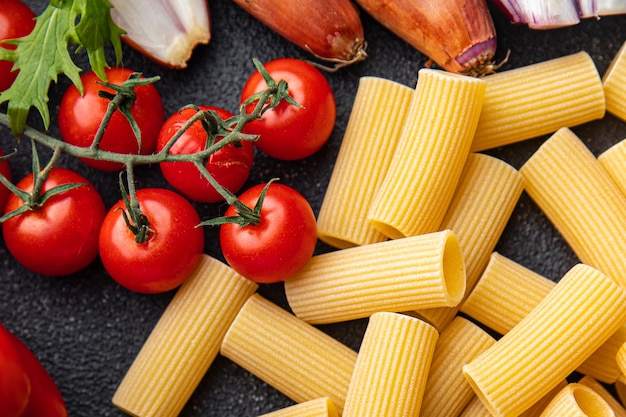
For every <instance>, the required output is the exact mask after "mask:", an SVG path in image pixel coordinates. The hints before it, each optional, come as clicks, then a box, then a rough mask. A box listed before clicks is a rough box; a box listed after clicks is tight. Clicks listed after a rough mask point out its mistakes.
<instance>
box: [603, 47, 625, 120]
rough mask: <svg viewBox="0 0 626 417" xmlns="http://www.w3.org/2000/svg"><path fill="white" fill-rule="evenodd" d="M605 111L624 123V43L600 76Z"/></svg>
mask: <svg viewBox="0 0 626 417" xmlns="http://www.w3.org/2000/svg"><path fill="white" fill-rule="evenodd" d="M602 85H603V87H604V96H605V98H606V110H607V111H608V112H609V113H611V114H613V115H614V116H615V117H618V118H620V119H621V120H624V121H626V42H624V44H623V45H622V47H621V48H620V49H619V51H618V52H617V54H616V55H615V57H614V58H613V61H611V65H609V68H608V69H607V70H606V72H605V73H604V75H603V76H602Z"/></svg>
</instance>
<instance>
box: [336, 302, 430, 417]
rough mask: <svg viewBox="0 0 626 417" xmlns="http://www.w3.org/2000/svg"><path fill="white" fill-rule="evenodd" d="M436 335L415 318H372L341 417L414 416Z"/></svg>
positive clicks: (378, 315) (380, 315)
mask: <svg viewBox="0 0 626 417" xmlns="http://www.w3.org/2000/svg"><path fill="white" fill-rule="evenodd" d="M438 336H439V335H438V333H437V330H436V329H435V328H434V327H432V326H431V325H429V324H428V323H426V322H424V321H422V320H420V319H417V318H414V317H410V316H407V315H404V314H398V313H376V314H373V315H372V316H371V317H370V319H369V323H368V325H367V329H366V330H365V335H364V336H363V341H362V342H361V347H360V348H359V356H358V358H357V361H356V365H355V366H354V373H353V375H352V379H351V380H350V385H349V387H348V394H347V396H346V405H345V408H344V410H343V417H395V416H406V417H417V416H418V415H419V412H420V407H421V402H422V397H423V395H424V389H425V387H426V380H427V378H428V372H429V369H430V364H431V362H432V357H433V353H434V350H435V345H436V343H437V338H438Z"/></svg>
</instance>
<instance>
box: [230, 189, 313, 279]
mask: <svg viewBox="0 0 626 417" xmlns="http://www.w3.org/2000/svg"><path fill="white" fill-rule="evenodd" d="M264 187H265V184H260V185H256V186H254V187H252V188H250V189H248V190H246V191H245V192H243V193H242V194H241V196H239V200H240V201H241V202H242V203H244V204H245V205H247V206H248V207H251V208H252V207H254V205H255V204H256V202H257V200H258V199H259V195H260V194H261V191H262V190H263V188H264ZM235 214H236V213H235V208H234V206H230V207H229V208H228V209H227V210H226V213H225V215H226V216H234V215H235ZM316 243H317V225H316V222H315V215H314V213H313V210H312V209H311V206H310V205H309V203H308V201H307V200H306V199H305V198H304V197H303V196H302V194H300V193H299V192H297V191H296V190H294V189H293V188H291V187H289V186H286V185H282V184H276V183H272V184H271V185H270V186H269V189H268V190H267V194H266V195H265V199H264V200H263V205H262V208H261V215H260V222H259V224H258V225H256V226H253V225H249V226H244V227H241V226H239V225H238V224H234V223H226V224H223V225H221V226H220V244H221V247H222V253H223V255H224V258H225V259H226V261H227V262H228V263H229V265H230V266H231V267H232V268H233V269H234V270H235V271H237V272H238V273H240V274H241V275H242V276H244V277H246V278H248V279H250V280H252V281H255V282H259V283H275V282H280V281H284V280H286V279H288V278H290V277H291V276H293V275H294V274H295V273H296V272H298V271H299V270H300V269H301V268H302V267H303V266H304V265H305V264H306V263H307V262H308V261H309V259H311V256H312V255H313V251H314V250H315V245H316Z"/></svg>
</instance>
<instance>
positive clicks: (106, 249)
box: [100, 188, 204, 294]
mask: <svg viewBox="0 0 626 417" xmlns="http://www.w3.org/2000/svg"><path fill="white" fill-rule="evenodd" d="M136 196H137V201H138V202H139V206H140V209H141V211H142V213H143V214H144V215H145V216H146V217H147V219H148V222H149V225H150V229H151V230H152V232H150V233H149V234H148V239H147V240H146V241H145V242H143V243H137V242H135V234H134V233H133V232H132V231H131V230H130V229H129V228H128V226H127V225H126V223H125V221H124V218H123V215H122V212H123V210H122V209H124V210H125V205H124V202H123V201H122V200H120V201H119V202H118V203H116V204H115V205H114V206H113V207H111V209H110V210H109V212H108V213H107V215H106V218H105V219H104V223H103V224H102V229H101V230H100V259H101V260H102V263H103V264H104V267H105V269H106V270H107V271H108V273H109V274H110V275H111V277H112V278H113V279H114V280H115V281H117V282H118V283H119V284H120V285H122V286H123V287H125V288H127V289H129V290H131V291H136V292H140V293H146V294H154V293H161V292H165V291H169V290H172V289H174V288H176V287H178V286H179V285H180V284H182V283H183V281H184V280H185V279H186V278H187V277H188V276H189V274H191V272H193V270H194V268H195V267H196V266H197V265H198V263H199V262H200V259H201V257H202V253H203V250H204V230H203V229H202V228H201V227H196V226H197V225H198V224H199V223H200V216H199V215H198V212H197V211H196V209H195V208H194V207H193V205H192V204H191V203H190V202H189V201H188V200H187V199H185V198H184V197H183V196H181V195H180V194H178V193H176V192H174V191H170V190H167V189H165V188H143V189H140V190H138V191H137V193H136Z"/></svg>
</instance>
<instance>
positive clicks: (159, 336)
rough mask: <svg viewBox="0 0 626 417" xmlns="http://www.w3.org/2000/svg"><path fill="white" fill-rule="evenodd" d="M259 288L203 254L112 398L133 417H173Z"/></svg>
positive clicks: (182, 405) (181, 407) (114, 402)
mask: <svg viewBox="0 0 626 417" xmlns="http://www.w3.org/2000/svg"><path fill="white" fill-rule="evenodd" d="M257 287H258V286H257V284H255V283H253V282H252V281H250V280H247V279H245V278H243V277H241V276H240V275H239V274H237V273H236V272H235V271H234V270H233V269H231V268H230V267H229V266H227V265H226V264H224V263H222V262H220V261H218V260H216V259H214V258H211V257H209V256H207V255H204V257H203V258H202V261H201V262H200V265H199V266H198V267H197V268H196V270H195V272H194V273H193V274H192V275H191V276H190V277H189V278H187V280H186V281H185V282H184V283H183V285H182V286H181V287H180V288H179V289H178V291H177V292H176V294H175V296H174V297H173V298H172V300H171V301H170V304H169V305H168V306H167V308H166V309H165V311H164V312H163V315H162V316H161V318H160V319H159V321H158V322H157V324H156V326H155V327H154V329H153V330H152V333H150V336H149V337H148V339H147V340H146V342H145V344H144V345H143V347H142V348H141V351H140V352H139V354H138V355H137V357H136V358H135V360H134V361H133V363H132V365H131V366H130V369H129V370H128V372H127V373H126V375H125V376H124V379H123V380H122V382H121V383H120V385H119V386H118V388H117V390H116V392H115V395H114V396H113V404H115V405H116V406H117V407H119V408H120V409H122V410H123V411H125V412H126V413H128V414H131V415H133V416H135V417H147V416H149V417H175V416H178V414H179V413H180V411H181V410H182V409H183V407H184V405H185V403H186V402H187V400H188V399H189V397H190V396H191V394H192V393H193V391H194V390H195V388H196V387H197V385H198V383H199V382H200V380H201V379H202V377H203V376H204V374H205V373H206V371H207V369H208V368H209V366H210V365H211V363H212V362H213V360H214V359H215V357H216V356H217V354H218V353H219V349H220V345H221V343H222V338H223V337H224V334H225V333H226V331H227V329H228V327H229V326H230V324H231V322H232V321H233V320H234V319H235V316H236V314H237V312H238V311H239V308H240V307H241V306H242V305H243V304H244V302H245V301H246V300H247V299H248V297H250V296H251V295H252V294H253V293H254V292H255V291H256V289H257Z"/></svg>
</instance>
